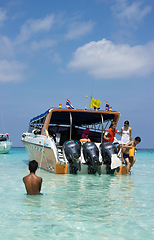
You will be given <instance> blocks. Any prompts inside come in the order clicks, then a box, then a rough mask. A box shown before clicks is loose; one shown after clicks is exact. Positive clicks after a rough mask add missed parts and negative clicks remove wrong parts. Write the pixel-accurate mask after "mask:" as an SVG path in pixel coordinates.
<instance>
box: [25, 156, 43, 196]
mask: <svg viewBox="0 0 154 240" xmlns="http://www.w3.org/2000/svg"><path fill="white" fill-rule="evenodd" d="M37 167H38V162H37V161H35V160H32V161H30V162H29V171H30V174H29V175H27V176H25V177H23V182H24V184H25V187H26V191H27V194H28V195H38V194H41V193H40V191H41V186H42V178H41V177H38V176H36V175H35V172H36V170H37Z"/></svg>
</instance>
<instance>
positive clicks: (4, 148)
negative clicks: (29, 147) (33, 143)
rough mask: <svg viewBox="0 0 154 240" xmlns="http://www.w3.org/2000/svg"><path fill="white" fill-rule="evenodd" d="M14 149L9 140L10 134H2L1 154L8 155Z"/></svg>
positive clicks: (0, 137) (0, 141) (0, 138)
mask: <svg viewBox="0 0 154 240" xmlns="http://www.w3.org/2000/svg"><path fill="white" fill-rule="evenodd" d="M11 147H12V142H11V141H10V140H9V134H8V133H5V134H0V153H8V152H9V151H10V148H11Z"/></svg>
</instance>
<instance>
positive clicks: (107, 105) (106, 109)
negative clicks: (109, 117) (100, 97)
mask: <svg viewBox="0 0 154 240" xmlns="http://www.w3.org/2000/svg"><path fill="white" fill-rule="evenodd" d="M109 107H110V105H109V103H108V102H106V105H105V111H109Z"/></svg>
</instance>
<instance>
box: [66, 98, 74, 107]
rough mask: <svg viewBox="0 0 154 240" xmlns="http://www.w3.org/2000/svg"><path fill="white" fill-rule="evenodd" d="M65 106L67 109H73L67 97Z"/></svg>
mask: <svg viewBox="0 0 154 240" xmlns="http://www.w3.org/2000/svg"><path fill="white" fill-rule="evenodd" d="M65 108H68V109H75V108H74V107H73V106H72V105H71V102H70V101H69V100H68V99H67V100H66V106H65Z"/></svg>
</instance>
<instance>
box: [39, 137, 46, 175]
mask: <svg viewBox="0 0 154 240" xmlns="http://www.w3.org/2000/svg"><path fill="white" fill-rule="evenodd" d="M44 141H45V139H44ZM44 141H43V149H42V155H41V161H40V166H39V171H38V175H39V174H40V168H41V166H42V160H43V154H44Z"/></svg>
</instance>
